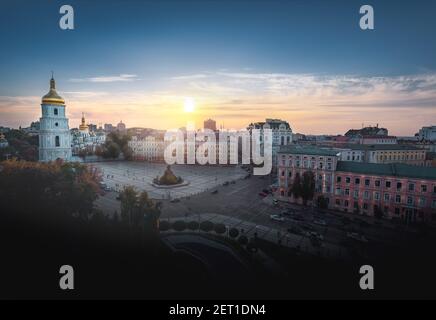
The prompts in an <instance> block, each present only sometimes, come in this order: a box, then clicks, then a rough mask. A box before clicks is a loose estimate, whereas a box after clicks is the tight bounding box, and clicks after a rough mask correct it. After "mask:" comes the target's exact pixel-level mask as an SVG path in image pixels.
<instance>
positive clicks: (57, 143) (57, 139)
mask: <svg viewBox="0 0 436 320" xmlns="http://www.w3.org/2000/svg"><path fill="white" fill-rule="evenodd" d="M55 146H56V147H60V146H61V143H60V139H59V136H56V138H55Z"/></svg>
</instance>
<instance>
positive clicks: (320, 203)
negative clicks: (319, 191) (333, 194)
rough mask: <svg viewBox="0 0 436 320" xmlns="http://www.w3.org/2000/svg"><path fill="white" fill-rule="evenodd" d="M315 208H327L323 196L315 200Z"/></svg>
mask: <svg viewBox="0 0 436 320" xmlns="http://www.w3.org/2000/svg"><path fill="white" fill-rule="evenodd" d="M317 206H318V208H320V209H327V208H328V201H327V198H326V197H324V196H319V197H318V199H317Z"/></svg>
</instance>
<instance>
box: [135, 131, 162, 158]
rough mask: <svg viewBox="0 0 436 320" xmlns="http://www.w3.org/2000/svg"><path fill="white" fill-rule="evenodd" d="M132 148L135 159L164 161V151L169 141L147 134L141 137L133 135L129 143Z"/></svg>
mask: <svg viewBox="0 0 436 320" xmlns="http://www.w3.org/2000/svg"><path fill="white" fill-rule="evenodd" d="M128 145H129V147H130V148H131V149H132V157H133V159H134V160H141V161H150V162H162V161H164V151H165V147H166V145H167V143H166V142H165V141H164V140H163V139H156V138H155V137H153V136H147V137H145V138H143V139H139V138H138V137H137V136H133V137H132V139H131V140H130V141H129V143H128Z"/></svg>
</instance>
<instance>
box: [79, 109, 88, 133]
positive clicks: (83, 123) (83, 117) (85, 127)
mask: <svg viewBox="0 0 436 320" xmlns="http://www.w3.org/2000/svg"><path fill="white" fill-rule="evenodd" d="M79 129H80V130H82V131H84V130H87V129H88V126H87V125H86V122H85V113H84V112H82V124H81V125H80V126H79Z"/></svg>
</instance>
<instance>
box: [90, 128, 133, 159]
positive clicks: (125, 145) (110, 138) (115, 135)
mask: <svg viewBox="0 0 436 320" xmlns="http://www.w3.org/2000/svg"><path fill="white" fill-rule="evenodd" d="M131 138H132V137H131V136H130V135H128V134H123V133H120V132H111V133H109V134H108V135H107V137H106V142H105V143H104V144H103V145H102V146H98V147H97V148H96V150H95V154H96V155H97V156H101V157H103V158H105V159H118V157H119V156H120V155H121V154H122V155H123V156H124V159H126V160H130V159H131V158H132V149H131V148H130V147H129V141H130V140H131Z"/></svg>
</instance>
